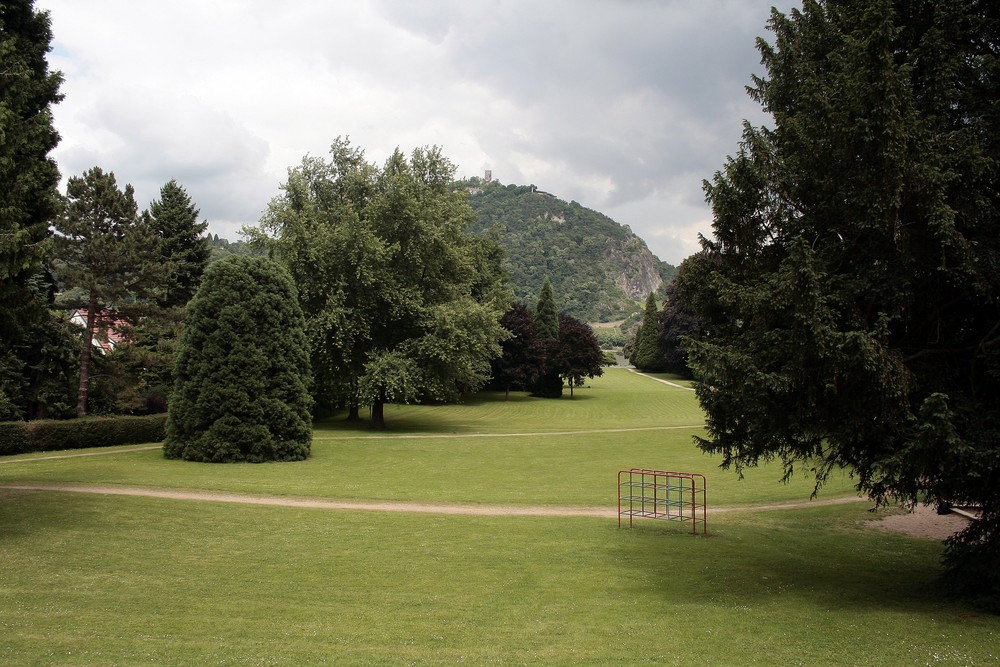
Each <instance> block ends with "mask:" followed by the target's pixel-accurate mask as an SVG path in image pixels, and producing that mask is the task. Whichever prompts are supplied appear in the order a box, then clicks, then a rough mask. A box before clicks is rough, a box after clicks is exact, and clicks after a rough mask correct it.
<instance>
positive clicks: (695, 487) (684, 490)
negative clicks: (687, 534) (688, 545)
mask: <svg viewBox="0 0 1000 667" xmlns="http://www.w3.org/2000/svg"><path fill="white" fill-rule="evenodd" d="M707 506H708V501H707V494H706V489H705V476H704V475H701V474H699V473H693V472H672V471H669V470H649V469H647V468H630V469H628V470H619V471H618V527H619V528H620V527H621V525H622V517H623V516H627V517H628V525H629V528H631V527H632V520H633V519H634V518H637V517H638V518H643V519H657V520H659V521H681V522H686V523H690V524H691V534H692V535H695V534H697V533H698V526H699V525H700V526H701V532H702V534H703V535H704V534H707V533H708V516H707Z"/></svg>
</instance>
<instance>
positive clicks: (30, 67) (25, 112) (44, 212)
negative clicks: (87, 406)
mask: <svg viewBox="0 0 1000 667" xmlns="http://www.w3.org/2000/svg"><path fill="white" fill-rule="evenodd" d="M51 41H52V31H51V28H50V20H49V14H48V12H39V11H35V9H34V2H32V0H14V1H12V2H3V3H0V419H18V418H21V417H22V416H25V412H26V411H27V410H28V409H29V406H28V403H29V402H30V399H29V398H28V396H27V395H28V394H30V393H31V390H30V386H31V385H34V384H35V382H34V380H32V378H31V375H32V373H33V371H32V370H31V369H32V368H33V367H38V366H39V364H42V365H44V364H46V363H48V362H47V361H45V358H46V353H45V346H44V345H43V344H42V342H41V341H42V340H43V339H45V338H47V337H49V334H51V333H53V332H51V331H49V329H51V327H52V326H53V325H52V323H51V322H49V315H48V313H47V312H46V306H47V305H48V304H47V297H46V291H47V289H48V284H47V283H48V282H50V281H48V280H46V278H45V276H44V265H45V262H46V259H47V257H48V254H49V251H50V248H51V239H50V233H49V224H50V222H51V221H52V219H53V218H54V217H55V215H56V214H57V212H58V210H59V193H58V190H57V187H58V183H59V170H58V169H57V167H56V164H55V162H54V161H53V160H52V159H51V158H50V157H49V152H50V151H52V149H54V148H55V147H56V144H57V143H58V141H59V135H58V133H57V132H56V131H55V128H54V127H53V125H52V105H53V104H56V103H58V102H59V101H60V100H61V99H62V95H61V94H60V93H59V86H60V83H61V82H62V76H61V75H60V74H59V73H58V72H50V71H49V68H48V62H47V60H46V56H47V54H48V52H49V50H50V49H51ZM43 330H44V331H45V332H47V333H45V334H44V335H40V332H42V331H43Z"/></svg>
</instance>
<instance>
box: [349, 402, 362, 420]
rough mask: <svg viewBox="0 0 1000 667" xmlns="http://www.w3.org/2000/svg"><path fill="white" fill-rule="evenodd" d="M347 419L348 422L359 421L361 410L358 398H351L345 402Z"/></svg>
mask: <svg viewBox="0 0 1000 667" xmlns="http://www.w3.org/2000/svg"><path fill="white" fill-rule="evenodd" d="M347 421H349V422H359V421H361V412H360V408H359V406H358V399H357V398H356V397H355V398H352V399H351V400H350V401H349V402H348V403H347Z"/></svg>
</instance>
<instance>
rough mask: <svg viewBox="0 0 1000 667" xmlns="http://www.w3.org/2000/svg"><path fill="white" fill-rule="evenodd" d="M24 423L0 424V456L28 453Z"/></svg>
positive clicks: (28, 445) (29, 442)
mask: <svg viewBox="0 0 1000 667" xmlns="http://www.w3.org/2000/svg"><path fill="white" fill-rule="evenodd" d="M30 446H31V440H30V438H29V437H28V426H27V423H26V422H21V421H17V422H0V454H20V453H21V452H30V451H31V449H30Z"/></svg>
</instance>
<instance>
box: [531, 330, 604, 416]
mask: <svg viewBox="0 0 1000 667" xmlns="http://www.w3.org/2000/svg"><path fill="white" fill-rule="evenodd" d="M545 365H546V368H547V369H548V370H549V371H551V372H554V373H557V374H558V375H559V377H561V378H563V379H565V380H566V384H567V385H569V395H570V398H572V397H573V387H574V386H576V385H582V384H583V378H584V377H589V378H595V377H600V376H601V375H603V374H604V369H603V368H602V366H603V365H604V353H603V352H602V351H601V346H600V344H599V343H598V342H597V338H595V337H594V332H593V331H592V330H591V328H590V326H589V325H587V324H585V323H583V322H581V321H580V320H578V319H576V318H575V317H573V316H571V315H567V314H566V313H560V314H559V339H558V341H557V343H556V345H555V346H554V348H551V347H550V352H549V357H548V358H547V359H546V360H545Z"/></svg>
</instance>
